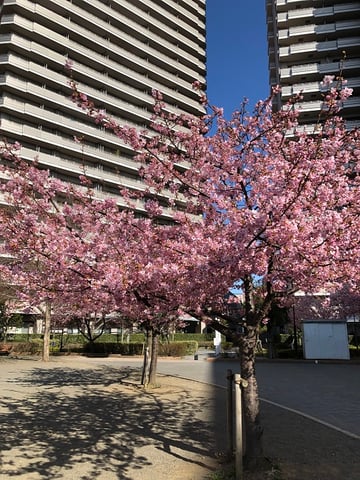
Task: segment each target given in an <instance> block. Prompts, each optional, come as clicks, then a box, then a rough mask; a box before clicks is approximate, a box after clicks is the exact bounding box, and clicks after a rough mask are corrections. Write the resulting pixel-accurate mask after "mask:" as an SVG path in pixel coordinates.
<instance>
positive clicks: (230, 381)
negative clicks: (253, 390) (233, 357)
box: [226, 369, 234, 459]
mask: <svg viewBox="0 0 360 480" xmlns="http://www.w3.org/2000/svg"><path fill="white" fill-rule="evenodd" d="M226 379H227V409H226V413H227V434H228V448H229V453H228V455H229V459H230V458H232V456H233V454H234V428H233V425H234V424H233V416H234V405H233V380H234V375H233V372H232V370H230V369H229V370H227V374H226Z"/></svg>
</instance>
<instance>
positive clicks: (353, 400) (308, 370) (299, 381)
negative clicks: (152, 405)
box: [94, 358, 360, 439]
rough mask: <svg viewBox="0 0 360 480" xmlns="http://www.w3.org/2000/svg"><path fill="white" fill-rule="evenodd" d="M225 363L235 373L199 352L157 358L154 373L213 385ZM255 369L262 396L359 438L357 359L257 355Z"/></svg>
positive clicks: (219, 382)
mask: <svg viewBox="0 0 360 480" xmlns="http://www.w3.org/2000/svg"><path fill="white" fill-rule="evenodd" d="M94 360H95V359H94ZM97 361H98V362H100V360H99V359H97ZM104 363H105V362H104ZM109 363H111V364H113V363H114V364H119V363H121V364H126V365H129V366H134V365H137V366H140V365H141V363H140V362H139V361H134V360H131V359H111V358H109V359H106V364H109ZM139 363H140V365H139ZM228 369H231V370H232V371H233V373H239V369H238V363H237V362H235V361H224V360H221V361H204V360H203V359H201V358H200V360H197V361H196V360H190V359H186V360H170V361H168V360H160V361H159V363H158V371H159V373H163V374H169V375H178V376H180V377H183V378H188V379H192V380H197V381H201V382H205V383H211V384H215V385H219V386H226V372H227V370H228ZM256 375H257V379H258V384H259V393H260V397H261V400H262V401H265V402H268V403H272V404H275V405H277V406H280V407H282V408H285V409H288V410H291V411H294V412H296V413H298V414H300V415H303V416H305V417H308V418H312V419H313V420H316V421H318V422H320V423H323V424H325V425H328V426H330V427H331V428H334V429H336V430H339V431H341V432H343V433H345V434H347V435H349V436H351V437H353V438H358V439H360V364H350V363H349V364H344V363H342V364H330V363H321V362H319V363H317V364H316V363H312V362H311V363H310V362H299V363H295V362H286V361H282V362H271V361H270V362H267V361H263V362H258V364H257V367H256Z"/></svg>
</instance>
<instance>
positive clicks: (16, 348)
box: [11, 341, 42, 355]
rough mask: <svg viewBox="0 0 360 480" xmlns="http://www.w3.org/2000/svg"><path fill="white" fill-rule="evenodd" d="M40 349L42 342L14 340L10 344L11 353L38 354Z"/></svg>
mask: <svg viewBox="0 0 360 480" xmlns="http://www.w3.org/2000/svg"><path fill="white" fill-rule="evenodd" d="M41 351H42V342H41V341H38V342H14V343H13V344H12V345H11V353H15V354H27V355H38V354H40V353H41Z"/></svg>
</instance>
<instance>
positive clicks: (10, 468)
mask: <svg viewBox="0 0 360 480" xmlns="http://www.w3.org/2000/svg"><path fill="white" fill-rule="evenodd" d="M229 366H230V367H231V366H232V368H233V370H234V371H236V364H234V363H230V362H229V363H227V362H205V361H203V360H202V361H194V360H189V359H188V360H171V361H166V360H160V361H159V371H160V372H162V373H163V374H166V376H163V375H160V377H159V383H160V384H161V386H160V387H159V388H158V389H153V390H152V391H147V392H144V391H143V390H142V389H141V388H139V380H140V368H141V360H140V359H139V360H135V361H134V359H129V358H128V359H126V358H115V357H109V358H102V359H95V358H92V359H88V358H84V357H76V356H74V357H73V356H67V357H55V358H52V359H51V361H50V362H49V363H43V362H41V361H40V360H37V359H34V358H32V359H11V358H0V392H1V393H0V429H1V453H0V480H12V479H16V480H49V479H64V480H93V479H99V480H116V479H118V480H154V479H156V480H209V479H211V476H209V475H211V473H212V472H214V471H217V470H218V469H219V468H222V464H221V463H220V462H219V460H221V459H222V458H223V454H224V453H226V450H227V436H226V430H225V425H226V407H225V404H226V402H225V394H226V390H225V389H224V388H221V385H222V382H223V383H225V379H224V372H226V370H227V368H229ZM317 367H320V368H319V369H318V370H315V369H313V370H312V368H313V367H312V366H311V365H309V366H306V365H305V364H302V365H301V364H296V365H291V364H285V363H282V364H280V365H276V364H275V363H271V364H265V363H264V364H259V365H258V378H259V384H260V391H261V395H262V397H268V398H264V400H263V401H262V402H261V415H262V423H263V425H264V448H265V455H266V456H267V457H268V458H271V459H272V460H274V461H276V462H277V463H278V464H279V465H280V466H281V472H282V475H283V476H282V477H280V478H281V480H343V479H346V480H358V478H359V472H360V460H359V447H360V440H359V439H358V437H357V435H356V433H354V432H356V428H355V429H353V431H352V432H351V431H350V427H351V425H350V423H351V422H349V425H347V424H346V421H345V420H344V419H346V417H348V418H353V421H354V422H357V423H358V420H359V417H358V415H359V412H357V417H354V415H353V413H354V412H353V406H352V405H353V403H352V402H353V401H354V399H356V398H357V397H356V395H357V394H358V393H357V392H358V388H359V385H358V383H359V382H358V381H356V378H354V381H353V382H352V383H353V385H354V386H353V387H352V388H351V389H350V390H348V391H347V392H346V393H347V395H343V392H342V391H341V388H343V387H344V382H346V380H345V378H346V377H347V375H348V373H345V372H352V373H351V374H352V375H353V374H356V373H358V372H359V370H358V369H356V368H354V369H353V370H352V368H353V366H352V365H347V366H344V367H345V369H342V368H339V367H342V366H340V365H333V366H331V367H329V370H328V371H327V369H326V368H327V367H325V366H324V367H325V368H324V369H322V365H317ZM354 367H355V366H354ZM346 368H347V369H348V370H346ZM169 374H171V376H169ZM328 375H332V376H334V375H335V376H337V377H338V378H337V380H335V379H333V382H332V386H333V389H334V394H331V388H330V387H329V389H328V390H326V389H325V386H326V385H327V384H328ZM176 376H180V377H186V376H188V377H190V376H195V377H197V378H198V380H199V381H196V382H194V381H191V380H184V379H183V378H177V377H176ZM308 377H311V378H312V380H309V378H308ZM301 378H303V380H302V382H303V385H305V384H306V382H308V383H307V385H308V387H307V388H308V390H306V389H305V390H302V388H303V387H302V383H301ZM357 378H358V377H357ZM285 379H287V380H286V381H285ZM290 380H291V382H293V383H291V384H290V383H289V382H290ZM311 382H314V387H316V386H317V388H315V390H314V389H312V388H311ZM215 385H218V386H215ZM274 385H277V389H276V388H273V387H274ZM294 385H296V389H295V388H294ZM272 389H273V391H272ZM324 389H325V390H324ZM336 389H339V392H338V393H339V396H340V401H341V402H342V403H343V409H342V410H343V411H345V415H343V419H342V420H341V422H342V423H341V425H342V426H343V427H344V428H342V429H341V428H340V427H337V426H336V425H330V422H327V423H329V425H327V424H326V422H325V421H322V420H321V419H318V418H315V415H317V414H318V413H319V412H317V411H316V410H314V408H313V406H314V405H316V404H317V402H320V403H321V405H322V410H323V411H327V412H328V413H327V414H329V413H331V411H332V408H333V409H334V412H336V411H338V410H339V408H338V404H337V403H336V402H335V398H336V397H337V395H336ZM281 391H282V394H281ZM286 392H287V394H286ZM277 394H279V400H280V401H281V402H282V404H281V406H279V405H277V403H278V402H277V401H276V399H277V398H276V395H277ZM323 394H324V395H326V396H325V397H324V396H322V395H323ZM310 395H311V396H312V400H311V401H310V399H308V401H306V398H307V397H309V396H310ZM292 398H297V399H298V401H299V404H303V405H306V408H309V407H311V408H310V411H311V414H307V413H306V412H300V411H299V412H298V413H297V410H298V408H297V406H298V405H297V404H296V405H295V407H296V408H295V407H291V401H292ZM334 402H335V403H334ZM286 404H287V405H286ZM331 404H332V405H333V407H331ZM318 410H319V411H320V410H321V409H320V408H319V409H318ZM312 417H314V418H312ZM334 418H335V414H334ZM333 420H334V419H333ZM333 423H335V422H334V421H333ZM261 475H263V474H261ZM248 478H249V480H250V478H251V480H258V478H263V477H247V476H245V478H244V480H248ZM211 480H212V479H211Z"/></svg>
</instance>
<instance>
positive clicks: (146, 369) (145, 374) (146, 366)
mask: <svg viewBox="0 0 360 480" xmlns="http://www.w3.org/2000/svg"><path fill="white" fill-rule="evenodd" d="M151 344H152V330H146V344H145V350H144V363H143V370H142V375H141V385H143V386H144V387H146V386H147V385H148V383H149V376H150V363H151Z"/></svg>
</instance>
